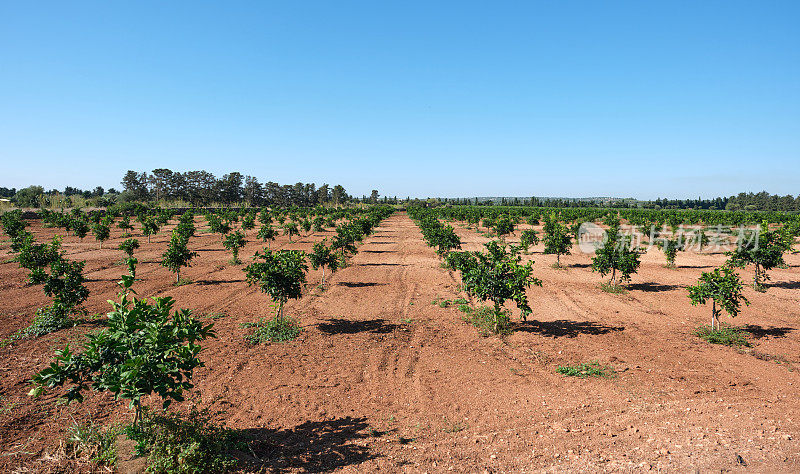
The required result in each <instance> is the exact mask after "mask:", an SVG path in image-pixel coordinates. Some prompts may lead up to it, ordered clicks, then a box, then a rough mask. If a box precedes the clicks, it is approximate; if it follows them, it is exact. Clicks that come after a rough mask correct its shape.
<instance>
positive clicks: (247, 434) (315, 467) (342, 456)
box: [234, 417, 380, 472]
mask: <svg viewBox="0 0 800 474" xmlns="http://www.w3.org/2000/svg"><path fill="white" fill-rule="evenodd" d="M238 434H239V435H240V436H241V437H242V439H243V440H244V441H245V442H246V443H247V445H248V449H247V451H249V452H245V451H240V452H237V453H234V454H236V456H235V457H236V458H238V459H239V461H240V462H242V463H243V464H244V465H245V466H246V469H247V470H248V471H249V470H258V471H259V472H260V471H264V470H266V471H269V472H286V471H292V472H294V471H298V470H299V471H300V472H326V471H332V470H336V469H341V468H344V467H347V466H353V465H357V464H361V463H363V462H365V461H368V460H370V459H375V458H377V457H378V456H379V455H378V454H375V453H372V452H371V450H370V448H369V447H368V446H361V445H358V444H355V443H354V441H357V440H363V439H367V438H370V437H373V436H379V435H380V433H377V432H374V431H373V430H371V427H370V425H369V423H368V422H367V419H366V418H364V417H359V418H353V417H344V418H337V419H335V420H328V421H307V422H305V423H303V424H300V425H297V426H295V427H294V428H290V429H268V428H250V429H244V430H239V431H238Z"/></svg>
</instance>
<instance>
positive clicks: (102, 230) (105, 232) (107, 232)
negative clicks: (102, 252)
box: [92, 222, 111, 249]
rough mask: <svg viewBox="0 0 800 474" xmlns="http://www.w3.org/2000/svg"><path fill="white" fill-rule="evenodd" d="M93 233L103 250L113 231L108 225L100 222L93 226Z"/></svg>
mask: <svg viewBox="0 0 800 474" xmlns="http://www.w3.org/2000/svg"><path fill="white" fill-rule="evenodd" d="M92 233H93V234H94V238H95V239H96V240H97V241H98V242H100V248H101V249H102V248H103V242H105V241H106V240H108V238H109V237H111V229H110V228H109V227H108V225H106V224H104V223H102V222H98V223H97V224H95V225H93V226H92Z"/></svg>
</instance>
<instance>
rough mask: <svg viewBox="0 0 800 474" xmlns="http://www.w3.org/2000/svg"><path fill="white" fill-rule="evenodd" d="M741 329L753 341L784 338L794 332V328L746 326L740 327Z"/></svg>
mask: <svg viewBox="0 0 800 474" xmlns="http://www.w3.org/2000/svg"><path fill="white" fill-rule="evenodd" d="M742 329H743V330H745V331H747V332H749V333H750V334H751V335H752V336H753V338H755V339H761V338H763V337H786V335H787V334H789V333H790V332H792V331H794V330H795V328H778V327H769V328H765V327H763V326H759V325H757V324H748V325H747V326H742Z"/></svg>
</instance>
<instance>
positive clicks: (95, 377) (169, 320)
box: [31, 275, 215, 423]
mask: <svg viewBox="0 0 800 474" xmlns="http://www.w3.org/2000/svg"><path fill="white" fill-rule="evenodd" d="M133 281H134V280H133V278H132V277H130V276H127V275H125V276H123V277H122V281H121V282H120V285H121V287H122V292H121V296H120V302H119V303H113V302H112V303H111V305H112V308H113V310H112V311H111V312H110V313H108V327H107V328H105V329H103V330H101V331H99V332H97V333H94V334H87V335H86V339H87V340H86V341H85V342H84V344H83V351H82V352H80V353H73V352H72V351H70V349H69V346H67V347H65V348H64V349H61V350H58V351H56V357H55V359H54V361H53V362H52V363H51V364H50V366H49V367H47V368H45V369H44V370H42V371H41V372H39V373H37V374H36V375H34V377H33V383H34V386H35V388H34V389H33V390H32V391H31V394H32V395H38V394H39V393H41V391H43V390H44V389H46V388H55V387H61V386H64V385H70V387H69V388H68V389H67V391H66V393H64V395H63V398H64V399H66V400H67V401H68V402H71V401H78V402H81V401H83V391H85V390H87V389H88V388H92V389H93V390H97V391H107V392H111V393H112V394H114V396H115V397H116V398H123V399H127V400H130V404H131V407H132V408H133V409H135V418H134V423H137V422H138V421H139V420H140V419H141V410H142V407H141V398H142V397H143V396H145V395H149V394H151V393H155V394H157V395H158V396H159V397H161V399H162V401H163V405H164V407H166V406H168V405H169V404H170V403H171V402H172V401H173V400H175V401H182V400H183V393H184V392H185V391H186V390H189V389H191V388H192V387H193V386H194V385H193V384H192V382H191V378H192V371H193V370H194V369H195V368H196V367H202V366H203V365H204V364H203V362H202V361H201V360H200V359H199V357H198V356H199V354H200V350H201V347H200V345H199V344H198V343H199V342H201V341H203V340H205V339H206V338H209V337H215V333H214V331H213V324H208V325H203V323H202V322H200V321H199V320H197V319H195V318H193V317H192V316H191V311H189V310H187V309H184V310H178V311H175V312H172V307H173V306H174V304H175V301H174V300H173V299H172V298H170V297H162V298H153V300H152V304H151V303H148V302H147V300H144V299H142V300H137V299H136V298H135V297H133V298H129V296H128V292H129V290H130V286H131V285H132V283H133Z"/></svg>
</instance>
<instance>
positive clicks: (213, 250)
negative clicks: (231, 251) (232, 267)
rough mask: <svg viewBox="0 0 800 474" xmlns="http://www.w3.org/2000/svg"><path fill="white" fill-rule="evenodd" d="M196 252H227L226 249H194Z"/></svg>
mask: <svg viewBox="0 0 800 474" xmlns="http://www.w3.org/2000/svg"><path fill="white" fill-rule="evenodd" d="M195 251H196V252H227V251H228V249H196V250H195Z"/></svg>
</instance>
